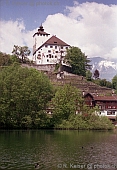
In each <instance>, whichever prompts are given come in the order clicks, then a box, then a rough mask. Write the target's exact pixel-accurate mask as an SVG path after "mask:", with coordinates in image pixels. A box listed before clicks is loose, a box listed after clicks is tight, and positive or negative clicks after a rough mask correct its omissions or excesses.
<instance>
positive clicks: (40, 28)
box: [33, 24, 50, 37]
mask: <svg viewBox="0 0 117 170" xmlns="http://www.w3.org/2000/svg"><path fill="white" fill-rule="evenodd" d="M36 34H37V35H50V34H48V33H46V32H44V28H43V26H42V24H41V26H40V27H39V29H38V32H36V33H35V34H34V35H33V37H34V36H35V35H36Z"/></svg>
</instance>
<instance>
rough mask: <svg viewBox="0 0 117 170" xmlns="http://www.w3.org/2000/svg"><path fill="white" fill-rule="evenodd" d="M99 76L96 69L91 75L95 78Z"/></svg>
mask: <svg viewBox="0 0 117 170" xmlns="http://www.w3.org/2000/svg"><path fill="white" fill-rule="evenodd" d="M99 76H100V73H99V71H98V70H97V69H96V70H95V71H94V74H93V77H94V78H95V79H98V78H99Z"/></svg>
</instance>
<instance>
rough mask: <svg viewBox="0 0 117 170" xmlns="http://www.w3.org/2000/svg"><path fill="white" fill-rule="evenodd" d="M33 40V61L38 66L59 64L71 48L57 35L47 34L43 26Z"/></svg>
mask: <svg viewBox="0 0 117 170" xmlns="http://www.w3.org/2000/svg"><path fill="white" fill-rule="evenodd" d="M33 39H34V40H33V43H34V45H33V61H34V62H35V64H37V65H55V64H57V63H59V62H60V60H61V59H63V58H64V56H65V55H66V52H67V49H68V48H69V47H70V45H68V44H67V43H65V42H64V41H62V40H61V39H59V38H58V37H56V36H55V35H54V36H51V35H50V34H48V33H46V32H45V31H44V28H43V26H42V25H41V26H40V27H39V29H38V31H37V32H36V33H35V34H34V35H33ZM62 63H63V60H62Z"/></svg>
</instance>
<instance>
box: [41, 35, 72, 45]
mask: <svg viewBox="0 0 117 170" xmlns="http://www.w3.org/2000/svg"><path fill="white" fill-rule="evenodd" d="M44 44H47V45H60V46H70V45H68V44H67V43H65V42H64V41H62V40H61V39H59V38H58V37H56V36H52V37H51V38H49V39H48V40H47V41H46V42H45V43H44Z"/></svg>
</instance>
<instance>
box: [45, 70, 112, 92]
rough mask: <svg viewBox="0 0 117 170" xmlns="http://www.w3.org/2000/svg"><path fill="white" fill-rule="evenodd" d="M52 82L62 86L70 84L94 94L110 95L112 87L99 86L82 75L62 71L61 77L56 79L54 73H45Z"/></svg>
mask: <svg viewBox="0 0 117 170" xmlns="http://www.w3.org/2000/svg"><path fill="white" fill-rule="evenodd" d="M47 75H48V77H49V79H50V80H51V82H52V84H53V85H55V86H62V85H63V84H71V85H73V86H75V87H77V88H79V89H80V90H81V91H82V92H83V91H84V92H85V93H87V92H88V93H92V94H94V95H97V94H98V95H111V94H112V89H110V88H107V87H101V86H99V85H97V84H95V83H93V82H90V81H87V80H86V79H85V78H84V77H82V76H78V75H75V74H69V73H66V72H64V78H63V79H57V75H56V74H52V73H51V74H50V73H48V74H47Z"/></svg>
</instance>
